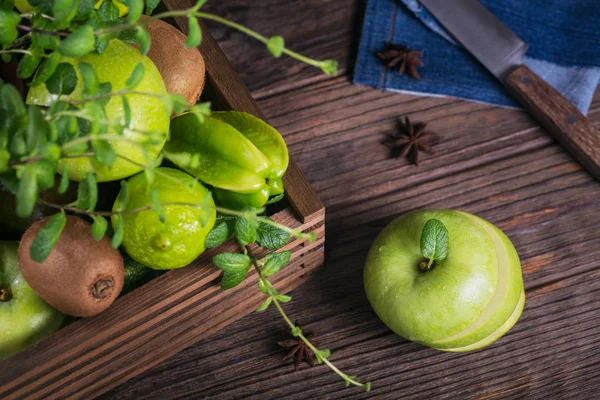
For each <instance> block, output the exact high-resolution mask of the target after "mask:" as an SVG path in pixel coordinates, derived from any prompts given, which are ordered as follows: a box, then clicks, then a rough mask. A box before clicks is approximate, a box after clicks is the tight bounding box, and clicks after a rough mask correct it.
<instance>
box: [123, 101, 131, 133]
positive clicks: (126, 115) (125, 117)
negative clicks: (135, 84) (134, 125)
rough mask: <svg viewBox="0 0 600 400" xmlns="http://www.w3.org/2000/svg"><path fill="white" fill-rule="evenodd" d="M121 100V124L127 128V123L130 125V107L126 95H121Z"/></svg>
mask: <svg viewBox="0 0 600 400" xmlns="http://www.w3.org/2000/svg"><path fill="white" fill-rule="evenodd" d="M121 101H122V102H123V125H124V126H125V127H126V128H129V125H131V107H129V101H128V100H127V96H125V95H123V96H121Z"/></svg>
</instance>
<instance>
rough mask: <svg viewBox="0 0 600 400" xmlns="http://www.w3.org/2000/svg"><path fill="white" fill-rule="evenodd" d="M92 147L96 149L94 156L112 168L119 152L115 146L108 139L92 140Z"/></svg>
mask: <svg viewBox="0 0 600 400" xmlns="http://www.w3.org/2000/svg"><path fill="white" fill-rule="evenodd" d="M92 149H94V158H95V159H96V161H98V162H99V163H101V164H104V165H106V166H107V167H108V168H112V166H113V164H114V163H115V161H116V159H117V153H116V151H115V149H114V148H113V146H112V145H111V144H110V142H109V141H107V140H92Z"/></svg>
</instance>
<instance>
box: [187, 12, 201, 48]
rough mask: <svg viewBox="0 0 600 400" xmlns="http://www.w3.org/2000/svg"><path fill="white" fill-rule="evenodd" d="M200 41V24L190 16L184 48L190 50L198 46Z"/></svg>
mask: <svg viewBox="0 0 600 400" xmlns="http://www.w3.org/2000/svg"><path fill="white" fill-rule="evenodd" d="M201 41H202V31H201V30H200V24H198V20H197V19H196V17H192V16H190V17H189V18H188V37H187V39H186V41H185V47H187V48H188V49H191V48H193V47H197V46H198V45H200V42H201Z"/></svg>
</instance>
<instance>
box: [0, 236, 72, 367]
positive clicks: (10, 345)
mask: <svg viewBox="0 0 600 400" xmlns="http://www.w3.org/2000/svg"><path fill="white" fill-rule="evenodd" d="M18 248H19V243H18V242H0V359H4V358H8V357H10V356H12V355H13V354H15V353H17V352H19V351H21V350H23V349H24V348H25V347H27V346H29V345H31V344H33V343H35V342H37V341H39V340H41V339H42V338H44V337H45V336H47V335H50V334H51V333H53V332H55V331H56V330H58V329H59V328H60V327H61V326H62V324H63V322H64V320H65V317H66V316H65V315H64V314H62V313H61V312H59V311H57V310H55V309H54V308H52V307H51V306H50V305H49V304H48V303H46V302H45V301H44V300H42V299H41V298H40V297H39V296H38V295H37V294H35V292H34V291H33V289H32V288H31V287H29V285H28V284H27V282H25V279H23V276H22V275H21V272H20V271H19V260H18V257H17V253H18Z"/></svg>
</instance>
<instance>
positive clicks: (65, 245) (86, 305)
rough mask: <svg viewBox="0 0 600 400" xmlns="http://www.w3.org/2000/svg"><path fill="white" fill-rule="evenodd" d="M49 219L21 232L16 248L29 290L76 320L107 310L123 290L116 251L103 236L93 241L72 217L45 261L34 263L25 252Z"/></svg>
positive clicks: (120, 262) (84, 226)
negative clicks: (17, 247) (76, 318)
mask: <svg viewBox="0 0 600 400" xmlns="http://www.w3.org/2000/svg"><path fill="white" fill-rule="evenodd" d="M48 220H49V217H47V218H44V219H42V220H40V221H38V222H35V223H34V224H33V225H31V227H30V228H29V229H28V230H27V231H25V234H24V235H23V238H22V240H21V243H20V244H19V269H20V270H21V274H22V275H23V277H24V278H25V280H26V281H27V283H28V284H29V286H31V288H32V289H33V290H34V291H35V292H36V293H37V294H38V296H40V297H41V298H42V299H44V300H45V301H46V302H47V303H48V304H50V305H51V306H52V307H54V308H56V309H57V310H59V311H62V312H63V313H65V314H69V315H73V316H76V317H90V316H93V315H96V314H99V313H100V312H102V311H104V310H105V309H106V308H108V307H109V306H110V305H111V304H112V303H113V302H114V301H115V299H116V298H117V297H118V296H119V293H120V292H121V289H122V288H123V280H124V274H125V270H124V267H123V258H122V257H121V255H120V254H119V251H118V250H115V249H113V248H112V247H111V246H110V240H109V239H108V237H107V236H104V237H103V238H102V239H101V240H100V241H95V240H94V238H92V234H91V224H90V223H88V222H86V221H84V220H82V219H80V218H77V217H73V216H67V223H66V225H65V228H64V230H63V232H62V234H61V236H60V238H59V240H58V243H57V244H56V246H55V247H54V249H53V250H52V252H51V253H50V255H49V256H48V258H47V259H46V260H45V261H44V262H42V263H38V262H37V261H34V260H32V259H31V257H30V255H29V248H30V247H31V243H32V242H33V239H34V238H35V236H36V235H37V233H38V232H39V231H40V230H41V229H42V227H44V226H45V225H46V223H47V222H48Z"/></svg>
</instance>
